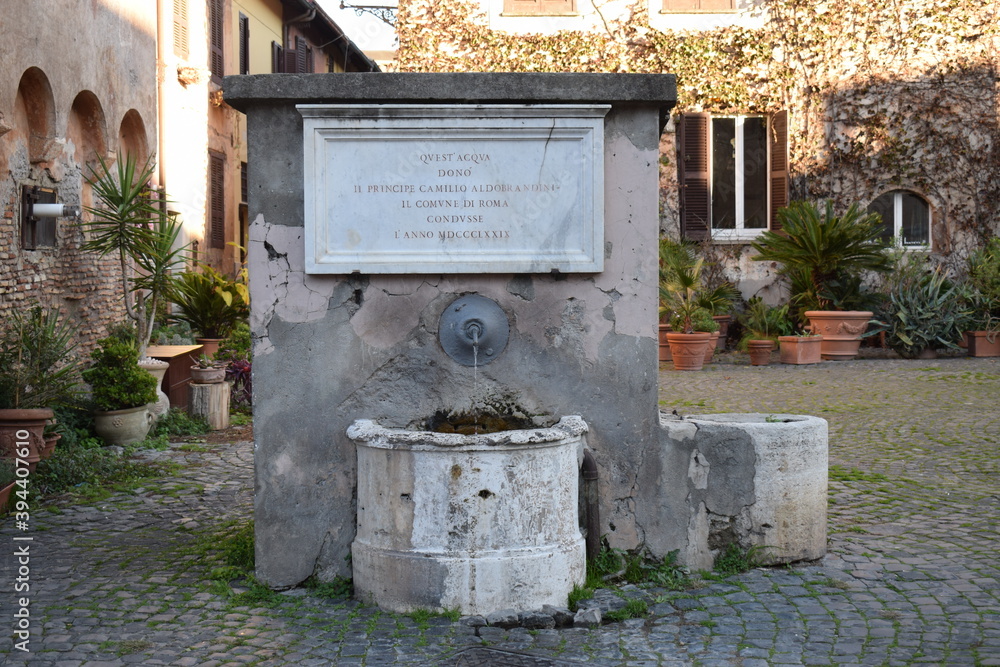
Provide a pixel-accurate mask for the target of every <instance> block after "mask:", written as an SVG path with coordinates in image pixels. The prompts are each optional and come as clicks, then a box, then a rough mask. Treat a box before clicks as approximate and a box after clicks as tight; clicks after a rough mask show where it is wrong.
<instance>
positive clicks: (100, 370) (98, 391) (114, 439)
mask: <svg viewBox="0 0 1000 667" xmlns="http://www.w3.org/2000/svg"><path fill="white" fill-rule="evenodd" d="M90 358H91V359H92V360H93V363H92V364H91V366H90V368H88V369H86V370H84V371H83V379H84V380H86V381H87V382H88V383H89V384H90V385H91V388H92V390H93V402H94V431H95V432H96V433H97V435H98V436H99V437H100V438H101V439H102V440H104V442H105V443H107V444H109V445H127V444H131V443H134V442H139V441H140V440H142V439H144V438H145V437H146V434H147V433H149V428H150V426H152V423H153V416H152V414H151V413H150V411H149V409H148V408H147V404H148V403H151V402H153V401H154V400H156V380H155V379H154V378H153V376H152V375H150V374H149V373H147V372H146V371H144V370H142V369H141V368H139V364H138V361H139V349H138V347H137V346H136V344H135V343H134V342H133V341H131V340H123V339H121V338H115V337H109V338H104V339H101V340H100V341H98V347H97V349H95V350H94V351H93V352H91V353H90Z"/></svg>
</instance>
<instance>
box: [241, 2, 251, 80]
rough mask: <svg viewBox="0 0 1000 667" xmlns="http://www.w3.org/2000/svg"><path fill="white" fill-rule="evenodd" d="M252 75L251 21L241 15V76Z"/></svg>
mask: <svg viewBox="0 0 1000 667" xmlns="http://www.w3.org/2000/svg"><path fill="white" fill-rule="evenodd" d="M249 73H250V19H248V18H247V17H246V16H244V15H243V14H240V74H249Z"/></svg>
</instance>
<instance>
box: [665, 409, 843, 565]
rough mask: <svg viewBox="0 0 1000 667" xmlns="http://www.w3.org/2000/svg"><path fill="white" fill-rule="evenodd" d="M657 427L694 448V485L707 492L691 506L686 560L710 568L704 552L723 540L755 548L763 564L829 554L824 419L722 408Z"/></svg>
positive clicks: (826, 458)
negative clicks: (733, 410) (721, 411)
mask: <svg viewBox="0 0 1000 667" xmlns="http://www.w3.org/2000/svg"><path fill="white" fill-rule="evenodd" d="M661 426H662V427H663V428H664V429H665V430H666V432H667V434H668V436H669V437H670V438H671V442H673V443H676V446H681V445H683V446H684V447H685V448H687V449H689V450H690V451H691V452H692V455H691V461H692V464H691V465H692V467H691V471H692V474H693V476H694V478H693V480H692V483H693V484H694V487H695V489H696V490H698V492H699V493H701V494H702V496H701V497H703V498H704V500H703V501H702V502H700V503H698V504H697V506H693V507H692V510H691V511H692V516H691V519H690V525H689V534H690V535H692V536H694V537H692V538H691V540H692V542H693V544H692V546H691V548H690V555H689V561H691V562H692V563H695V564H697V566H699V567H710V562H711V559H710V557H709V552H710V551H711V552H713V553H714V552H716V551H717V550H718V549H719V548H721V545H720V543H721V542H723V541H732V542H735V543H736V544H737V545H738V546H740V547H742V548H745V549H746V548H751V547H752V548H754V549H755V558H756V560H757V562H758V563H759V564H761V565H775V564H780V563H791V562H796V561H803V560H815V559H818V558H822V557H823V556H824V555H825V554H826V536H827V529H826V523H827V514H826V513H827V502H828V498H827V476H828V471H827V468H828V429H827V422H826V420H825V419H821V418H819V417H813V416H810V415H792V414H767V413H722V414H706V415H688V416H686V417H684V418H683V419H682V420H666V419H664V420H661ZM720 530H721V531H722V532H721V533H720ZM723 533H724V534H723ZM689 564H690V563H689Z"/></svg>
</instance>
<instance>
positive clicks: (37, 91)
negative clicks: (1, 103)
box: [14, 67, 56, 164]
mask: <svg viewBox="0 0 1000 667" xmlns="http://www.w3.org/2000/svg"><path fill="white" fill-rule="evenodd" d="M14 127H15V128H17V130H18V131H19V132H21V133H22V135H23V136H24V138H25V140H26V143H27V147H28V160H29V161H30V162H31V163H32V164H38V163H40V162H48V161H50V160H52V159H53V158H54V157H55V127H56V113H55V103H54V100H53V96H52V86H51V85H50V84H49V79H48V77H47V76H45V73H44V72H42V70H40V69H38V68H37V67H29V68H28V69H26V70H25V71H24V74H22V75H21V81H20V83H19V84H18V86H17V97H16V99H15V100H14Z"/></svg>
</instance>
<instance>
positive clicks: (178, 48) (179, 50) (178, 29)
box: [174, 0, 188, 59]
mask: <svg viewBox="0 0 1000 667" xmlns="http://www.w3.org/2000/svg"><path fill="white" fill-rule="evenodd" d="M174 55H175V56H177V57H178V58H185V59H186V58H187V57H188V6H187V0H174Z"/></svg>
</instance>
